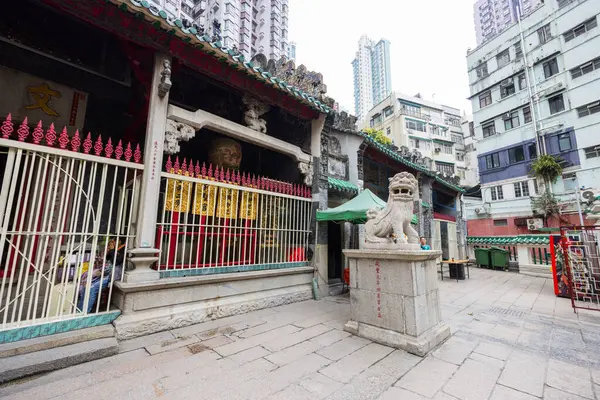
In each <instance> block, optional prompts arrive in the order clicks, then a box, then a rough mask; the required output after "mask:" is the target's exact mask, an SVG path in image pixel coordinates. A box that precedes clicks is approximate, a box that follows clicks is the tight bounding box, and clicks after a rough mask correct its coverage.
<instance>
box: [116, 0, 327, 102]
mask: <svg viewBox="0 0 600 400" xmlns="http://www.w3.org/2000/svg"><path fill="white" fill-rule="evenodd" d="M107 1H109V2H111V3H113V4H115V5H116V6H118V7H119V8H120V9H121V10H124V11H128V12H131V13H133V14H136V15H137V16H139V17H141V18H144V19H145V20H146V21H148V22H150V23H151V24H152V25H153V26H154V27H155V28H160V29H163V30H165V31H167V32H169V33H170V34H171V35H173V36H176V37H178V38H179V39H181V40H182V41H183V42H185V43H187V44H188V45H190V46H193V47H196V48H198V49H202V51H204V52H205V53H208V54H210V55H212V56H213V57H215V58H216V59H218V60H219V61H222V62H226V63H227V64H229V65H231V66H232V67H233V68H235V69H237V70H240V71H243V72H245V73H246V74H247V75H249V76H251V77H252V78H255V79H258V80H260V81H262V82H264V83H266V84H268V85H270V86H272V87H274V88H275V89H277V90H280V91H282V92H285V93H286V94H289V95H291V96H293V97H295V98H297V99H298V100H299V101H302V102H304V103H306V104H307V105H309V106H310V107H312V108H314V109H316V110H318V111H320V112H322V113H326V114H327V113H329V112H330V111H331V108H330V107H329V106H327V105H326V104H324V103H323V102H321V101H319V99H317V98H315V97H313V96H311V95H309V94H308V93H306V92H304V91H302V90H300V89H298V88H297V87H295V86H292V85H289V84H287V83H286V82H284V81H283V80H281V79H278V78H276V77H274V76H271V74H270V73H269V72H267V71H264V70H263V69H262V68H260V67H257V66H255V65H254V64H253V63H252V62H250V61H246V60H245V59H244V56H243V55H241V54H237V53H235V52H234V51H233V50H232V49H228V48H227V47H225V46H224V45H223V44H221V42H219V41H217V42H214V41H212V38H211V37H210V36H208V35H203V36H201V35H200V32H198V31H197V30H196V28H194V27H193V26H190V27H189V28H186V27H185V26H184V25H183V22H182V21H181V20H180V19H175V20H172V19H170V18H168V14H167V12H166V11H165V10H162V9H159V8H158V7H156V5H155V4H154V3H151V2H149V1H147V0H107Z"/></svg>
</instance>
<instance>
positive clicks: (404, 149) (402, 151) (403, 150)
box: [400, 146, 410, 160]
mask: <svg viewBox="0 0 600 400" xmlns="http://www.w3.org/2000/svg"><path fill="white" fill-rule="evenodd" d="M400 156H401V157H404V158H406V159H408V160H410V149H409V148H408V147H406V146H400Z"/></svg>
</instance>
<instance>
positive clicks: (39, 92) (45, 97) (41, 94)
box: [25, 83, 62, 117]
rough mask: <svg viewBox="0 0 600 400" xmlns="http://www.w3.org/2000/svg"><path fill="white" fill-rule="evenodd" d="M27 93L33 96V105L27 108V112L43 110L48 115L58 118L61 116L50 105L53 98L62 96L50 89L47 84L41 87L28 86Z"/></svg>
mask: <svg viewBox="0 0 600 400" xmlns="http://www.w3.org/2000/svg"><path fill="white" fill-rule="evenodd" d="M27 92H28V93H29V95H30V96H31V99H32V100H33V103H32V104H30V105H28V106H25V109H26V110H38V109H41V110H42V111H43V112H45V113H46V115H49V116H51V117H58V116H59V114H58V113H57V112H56V111H55V110H54V109H53V108H52V107H51V106H50V104H48V103H49V102H50V100H51V99H52V98H53V97H56V98H60V97H61V96H62V95H61V94H60V92H59V91H58V90H53V89H50V87H49V86H48V84H47V83H42V84H41V85H39V86H28V87H27Z"/></svg>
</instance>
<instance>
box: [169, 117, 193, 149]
mask: <svg viewBox="0 0 600 400" xmlns="http://www.w3.org/2000/svg"><path fill="white" fill-rule="evenodd" d="M195 135H196V130H195V129H194V128H193V127H191V126H189V125H186V124H183V123H181V122H176V121H173V120H172V119H167V129H166V132H165V150H164V151H165V153H166V154H177V153H179V151H180V150H181V148H180V147H179V142H180V141H182V140H183V141H185V142H187V141H189V140H190V139H192V138H193V137H194V136H195Z"/></svg>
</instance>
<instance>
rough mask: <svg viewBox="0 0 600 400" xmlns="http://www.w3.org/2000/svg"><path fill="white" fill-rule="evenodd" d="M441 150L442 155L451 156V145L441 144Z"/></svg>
mask: <svg viewBox="0 0 600 400" xmlns="http://www.w3.org/2000/svg"><path fill="white" fill-rule="evenodd" d="M441 149H442V153H444V154H452V153H453V151H452V150H453V148H452V145H451V144H442V145H441Z"/></svg>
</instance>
